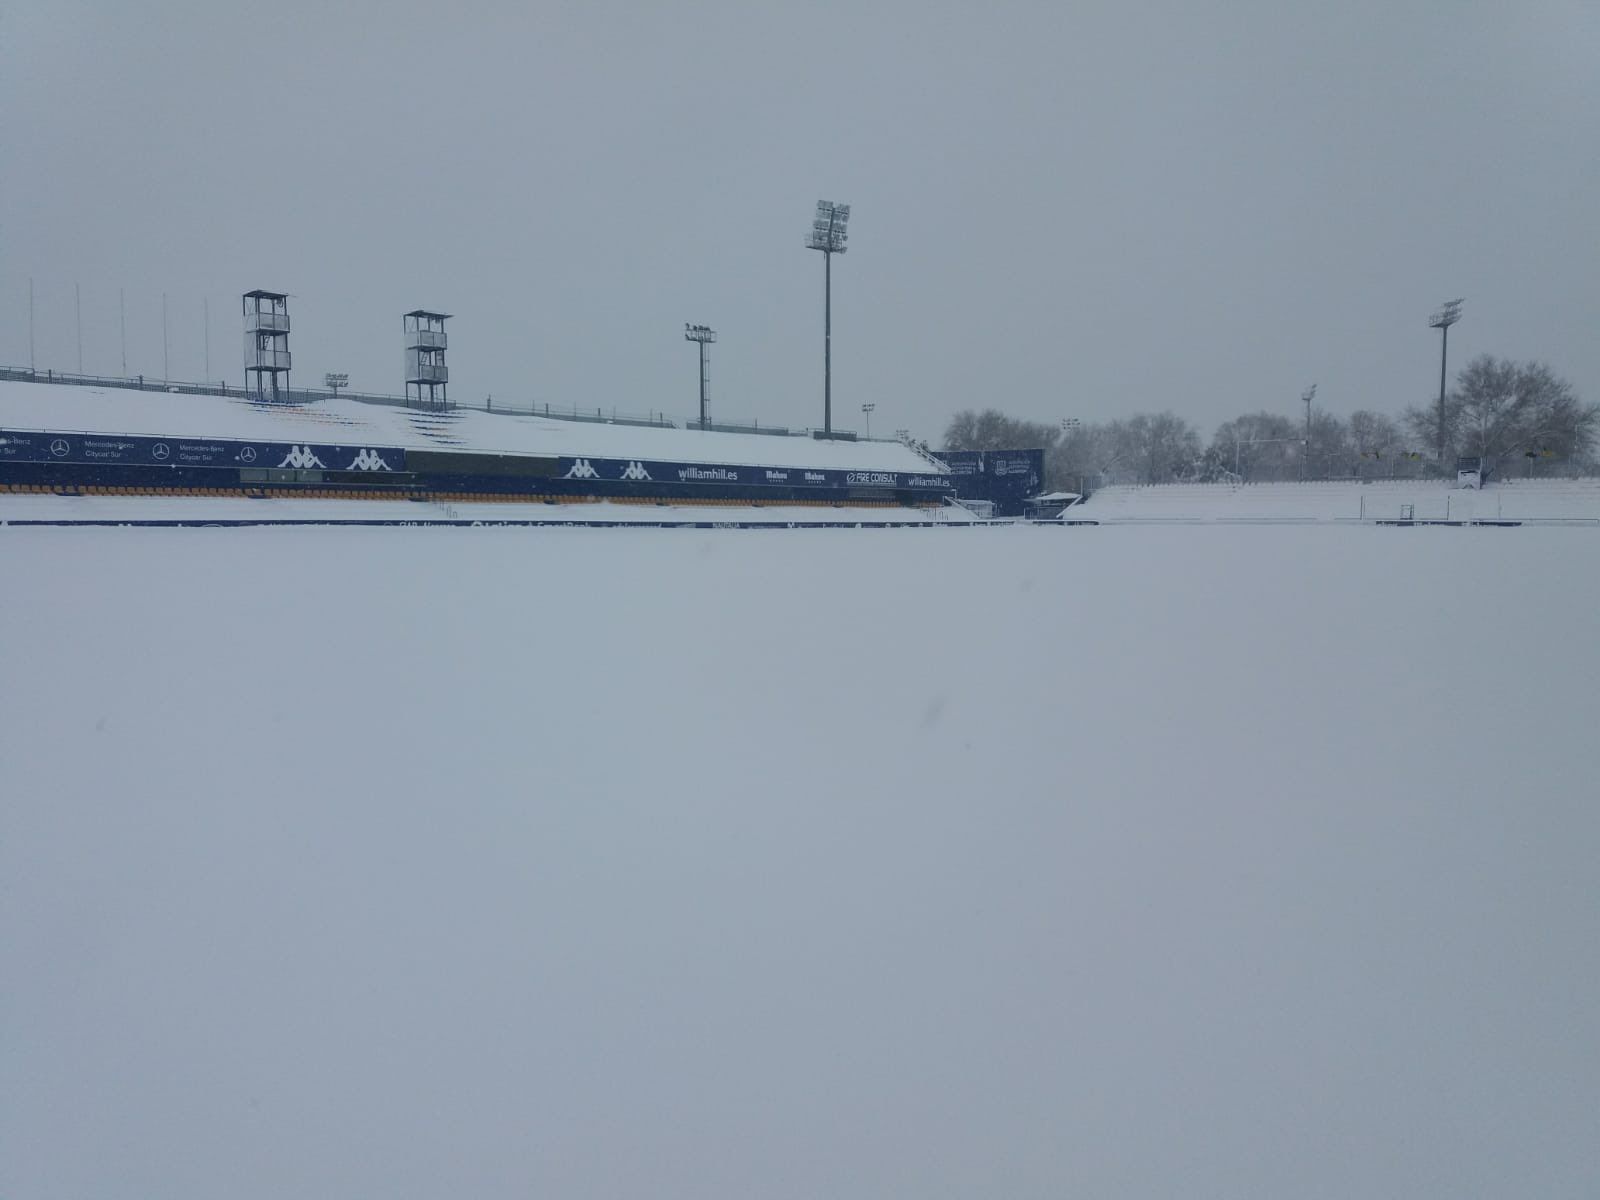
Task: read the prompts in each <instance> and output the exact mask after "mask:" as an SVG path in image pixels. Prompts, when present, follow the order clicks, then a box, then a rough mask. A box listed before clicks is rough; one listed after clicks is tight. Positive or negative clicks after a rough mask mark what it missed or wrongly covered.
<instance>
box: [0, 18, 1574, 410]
mask: <svg viewBox="0 0 1600 1200" xmlns="http://www.w3.org/2000/svg"><path fill="white" fill-rule="evenodd" d="M0 30H3V39H4V40H3V46H0V114H3V118H0V119H3V121H4V125H3V129H0V137H3V150H4V163H5V170H4V173H3V176H0V189H3V192H0V361H3V362H5V363H10V364H22V365H26V363H27V362H28V355H29V344H28V299H27V296H28V279H29V277H32V279H33V280H34V288H35V294H36V301H35V312H36V333H35V351H34V353H35V355H36V359H37V363H38V365H39V367H40V368H44V367H57V368H61V369H72V368H74V367H75V366H76V363H77V348H76V339H75V333H74V297H73V286H74V284H75V283H77V284H78V285H80V286H81V289H82V310H83V318H82V320H83V366H84V368H85V369H86V370H87V371H90V372H96V373H120V371H121V367H122V350H121V347H120V343H119V333H118V289H125V291H126V297H127V299H126V327H127V368H128V370H129V371H130V372H134V373H141V372H142V373H144V374H147V375H162V374H164V373H165V372H166V371H168V370H169V371H170V375H171V377H173V378H180V379H197V378H200V377H201V376H202V375H203V374H204V370H205V356H206V349H205V338H204V336H203V329H204V324H203V311H204V302H205V301H206V300H209V304H210V365H211V375H212V376H213V377H214V378H222V377H224V376H225V377H227V378H229V379H231V380H234V381H238V380H239V379H240V377H241V370H242V366H241V356H240V332H239V330H240V325H239V315H238V303H239V301H238V297H239V293H240V292H242V291H244V290H247V289H249V288H253V287H265V288H273V289H279V290H283V291H287V292H289V293H291V294H292V296H293V299H292V300H291V310H290V311H291V314H292V316H293V317H294V320H295V325H294V333H293V336H292V339H291V348H292V349H293V350H294V351H295V354H296V358H295V363H296V372H295V382H299V383H307V384H309V383H313V382H316V381H320V379H321V377H322V374H323V372H325V371H329V370H343V371H347V372H349V374H350V381H351V386H352V387H355V388H359V389H366V390H373V391H390V392H394V391H399V390H400V388H401V369H400V368H401V351H400V346H401V338H400V314H401V313H402V312H404V311H405V310H407V309H410V308H414V307H419V306H420V307H430V308H441V309H443V310H445V311H448V312H451V313H454V314H456V319H455V321H454V322H453V323H452V326H451V333H452V343H451V352H450V354H451V357H450V365H451V369H452V394H453V395H454V397H455V398H457V399H458V400H461V401H463V402H467V401H474V402H481V401H482V399H483V397H484V396H485V395H487V394H490V393H492V394H493V395H494V396H495V398H496V402H497V403H518V404H522V403H526V402H528V401H529V400H530V399H532V400H536V401H538V402H540V403H544V402H550V403H553V404H571V403H577V404H580V405H585V406H596V405H599V406H605V407H608V408H609V407H616V408H618V409H619V410H624V411H644V410H647V409H662V408H664V409H666V410H667V411H669V412H671V413H673V414H675V415H687V414H688V413H690V412H691V411H692V410H693V408H694V405H695V397H696V372H695V365H694V349H693V347H692V346H690V345H688V344H686V343H685V342H684V341H683V338H682V327H683V324H684V322H686V321H694V322H704V323H707V324H710V325H712V326H713V327H715V328H716V329H717V330H718V332H719V334H720V341H719V342H718V344H717V345H716V346H715V347H714V348H713V362H712V403H713V412H714V413H715V414H716V415H718V416H720V417H723V418H727V419H734V418H752V417H753V418H759V419H760V420H761V421H763V422H769V421H770V422H775V423H777V422H781V423H789V424H795V425H803V424H809V423H820V414H821V395H822V262H821V256H820V255H817V254H813V253H810V252H808V251H807V250H806V249H805V248H804V246H803V244H802V243H803V239H804V236H805V234H806V232H807V229H808V226H809V223H810V219H811V214H812V210H813V207H814V205H815V202H816V200H817V199H818V198H819V197H824V198H828V199H833V200H837V201H841V202H848V203H850V204H851V205H852V206H853V213H852V224H851V245H850V251H849V253H848V254H847V255H845V257H844V258H842V259H840V260H838V261H837V262H836V268H837V269H836V270H835V272H834V274H835V280H834V283H835V288H834V309H835V312H834V316H835V337H834V367H835V381H834V382H835V388H834V396H835V405H836V410H837V411H838V412H839V413H840V414H841V416H840V423H841V424H853V423H855V422H856V421H857V420H859V408H860V405H861V404H862V403H863V402H868V401H870V402H873V403H875V404H876V405H877V412H876V413H875V414H874V422H875V427H876V428H877V429H880V430H884V431H888V430H891V429H893V428H896V427H909V428H911V429H913V430H914V431H916V432H917V433H918V434H919V435H922V436H927V437H936V436H937V434H938V432H939V431H940V430H941V429H942V428H943V426H944V424H945V422H946V421H947V420H948V418H949V417H950V415H951V414H952V413H953V412H955V411H956V410H958V409H961V408H964V407H974V406H985V405H994V406H997V407H1001V408H1004V409H1007V410H1009V411H1012V412H1014V413H1016V414H1018V415H1024V416H1029V417H1033V418H1038V419H1048V420H1054V419H1058V418H1060V417H1065V416H1078V417H1082V418H1087V419H1104V418H1109V417H1114V416H1119V415H1126V414H1129V413H1132V412H1135V411H1138V410H1141V409H1162V408H1171V409H1173V410H1175V411H1177V412H1180V413H1182V414H1184V415H1186V416H1188V417H1190V418H1191V419H1193V420H1194V421H1195V422H1196V423H1198V424H1199V425H1200V426H1201V428H1202V430H1203V431H1204V432H1206V433H1207V434H1209V432H1210V431H1211V429H1212V428H1213V427H1214V426H1215V424H1216V423H1217V422H1218V421H1220V420H1222V419H1225V418H1226V417H1228V416H1230V415H1232V414H1234V413H1236V412H1239V411H1243V410H1254V409H1258V408H1269V409H1274V410H1276V411H1280V412H1285V413H1291V414H1292V413H1294V412H1296V411H1298V397H1299V395H1300V392H1301V391H1302V389H1303V388H1304V387H1305V386H1306V385H1308V384H1310V383H1313V382H1315V383H1317V384H1318V385H1319V392H1318V396H1319V399H1320V400H1322V401H1324V402H1325V403H1326V405H1327V406H1328V408H1329V409H1330V410H1332V411H1334V412H1338V413H1348V412H1350V411H1351V410H1353V409H1355V408H1359V407H1366V406H1376V407H1381V408H1388V409H1398V408H1400V407H1402V406H1404V405H1406V404H1408V403H1412V402H1414V401H1417V400H1421V399H1425V398H1427V397H1428V396H1429V395H1430V393H1432V392H1434V391H1435V390H1436V389H1437V372H1438V335H1437V334H1436V333H1434V332H1433V331H1431V330H1429V329H1428V328H1427V323H1426V322H1427V317H1428V314H1429V313H1430V312H1431V311H1432V310H1433V309H1434V308H1435V307H1436V306H1437V305H1438V304H1439V302H1440V301H1443V300H1445V299H1448V298H1450V297H1455V296H1464V297H1466V300H1467V302H1466V306H1465V317H1464V319H1463V321H1462V323H1461V324H1460V326H1458V327H1457V329H1456V330H1454V331H1453V334H1454V336H1453V338H1452V355H1451V357H1452V361H1453V362H1456V363H1460V362H1464V361H1465V359H1466V357H1467V356H1469V355H1472V354H1476V353H1482V352H1490V353H1495V354H1499V355H1507V356H1513V357H1517V358H1537V359H1542V360H1545V361H1548V362H1549V363H1550V364H1551V365H1552V366H1553V367H1554V368H1555V369H1556V370H1557V371H1558V372H1559V373H1560V374H1562V375H1564V376H1566V377H1567V378H1569V379H1571V380H1572V381H1573V383H1575V384H1576V385H1577V387H1578V389H1579V391H1580V393H1581V394H1582V395H1583V396H1584V397H1585V398H1586V399H1589V400H1596V399H1600V339H1597V338H1596V336H1595V329H1596V327H1597V323H1600V300H1597V294H1596V286H1595V274H1594V268H1595V262H1596V257H1597V256H1596V242H1597V236H1596V235H1597V232H1600V218H1597V216H1596V212H1597V204H1596V197H1597V193H1600V187H1597V185H1600V132H1597V130H1600V124H1597V121H1596V115H1597V114H1600V71H1597V70H1596V66H1597V63H1600V7H1597V6H1596V5H1594V4H1593V3H1590V2H1587V0H1529V2H1526V3H1520V4H1516V5H1511V4H1504V3H1469V2H1464V0H1437V2H1434V0H1417V2H1406V3H1400V4H1396V3H1394V2H1393V0H1384V2H1381V3H1380V2H1376V0H1351V2H1346V3H1341V4H1336V5H1334V4H1329V5H1323V6H1318V7H1316V8H1312V7H1310V6H1306V5H1284V4H1282V3H1281V2H1273V3H1268V2H1265V0H1263V2H1260V3H1256V2H1253V0H1251V2H1245V0H1231V2H1230V3H1226V4H1217V3H1197V2H1185V3H1144V4H1130V3H1103V4H1102V3H1093V4H1067V3H1059V2H1058V3H1039V4H1023V3H997V4H987V5H977V4H968V5H951V4H944V3H937V2H935V3H929V2H927V0H919V2H917V3H909V2H908V3H865V4H863V3H854V4H829V3H807V4H786V5H770V4H748V3H746V4H715V3H711V4H702V3H693V2H691V3H679V4H674V5H670V6H669V5H648V6H647V5H642V4H638V3H632V4H616V3H596V2H592V0H586V2H584V3H577V2H573V3H539V4H536V5H523V4H510V3H502V4H478V3H471V2H467V3H453V4H438V5H423V4H418V3H395V2H390V3H384V4H358V3H341V4H338V5H325V4H321V3H316V4H309V3H308V4H301V3H293V2H286V3H280V4H275V5H234V4H219V3H216V2H215V0H194V2H188V3H179V2H171V3H141V4H128V3H125V2H120V0H119V2H113V0H49V2H42V0H22V2H21V3H12V4H10V5H8V6H7V10H6V12H5V14H4V15H3V17H0ZM163 293H165V294H166V296H167V298H168V305H169V335H168V342H169V356H170V367H169V368H164V367H163V353H162V337H161V296H162V294H163Z"/></svg>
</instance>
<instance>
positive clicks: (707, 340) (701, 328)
mask: <svg viewBox="0 0 1600 1200" xmlns="http://www.w3.org/2000/svg"><path fill="white" fill-rule="evenodd" d="M683 340H684V341H686V342H699V343H700V428H701V429H704V428H705V427H706V424H707V422H706V402H707V396H708V393H709V391H710V387H711V375H710V373H709V372H710V366H709V365H708V364H707V361H706V347H707V346H708V345H710V344H711V343H712V342H714V341H716V340H717V331H716V330H715V329H712V328H711V327H710V326H709V325H685V326H684V327H683Z"/></svg>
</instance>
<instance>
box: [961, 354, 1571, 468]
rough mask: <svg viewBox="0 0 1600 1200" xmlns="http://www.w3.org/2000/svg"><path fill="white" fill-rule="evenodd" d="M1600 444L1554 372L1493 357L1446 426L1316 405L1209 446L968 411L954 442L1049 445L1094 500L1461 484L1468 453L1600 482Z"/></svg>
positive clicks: (1228, 430) (1472, 375)
mask: <svg viewBox="0 0 1600 1200" xmlns="http://www.w3.org/2000/svg"><path fill="white" fill-rule="evenodd" d="M1597 435H1600V404H1585V403H1583V402H1582V401H1581V400H1579V398H1578V396H1577V393H1576V392H1575V391H1574V390H1573V387H1572V385H1571V384H1570V383H1568V382H1567V381H1566V380H1565V379H1562V378H1560V377H1559V376H1557V375H1556V374H1555V373H1554V372H1553V371H1551V370H1550V368H1549V367H1547V366H1545V365H1544V364H1543V363H1536V362H1528V363H1518V362H1512V361H1510V360H1508V359H1497V358H1495V357H1493V356H1491V355H1482V356H1480V357H1478V358H1475V359H1473V360H1472V361H1471V362H1469V363H1468V364H1467V365H1466V366H1465V367H1463V368H1462V369H1461V371H1460V372H1459V373H1458V374H1457V376H1456V380H1455V386H1454V387H1453V388H1451V389H1450V390H1449V392H1448V393H1447V394H1446V396H1445V403H1444V411H1443V416H1442V420H1441V414H1440V407H1439V403H1438V401H1437V400H1435V401H1432V402H1428V403H1423V404H1417V405H1412V406H1411V407H1409V408H1407V409H1405V410H1404V411H1403V412H1401V413H1399V414H1398V415H1396V416H1391V415H1390V414H1388V413H1384V412H1379V411H1376V410H1372V409H1361V410H1359V411H1357V412H1354V413H1351V414H1350V416H1349V418H1348V419H1345V418H1341V417H1338V416H1336V415H1334V414H1333V413H1330V412H1327V411H1326V410H1324V409H1318V408H1312V410H1311V416H1310V421H1309V424H1308V422H1307V421H1306V420H1305V419H1304V418H1302V419H1300V420H1296V419H1295V418H1294V417H1291V416H1288V415H1286V414H1283V413H1274V412H1266V411H1261V412H1253V413H1244V414H1242V415H1240V416H1237V417H1234V418H1233V419H1232V420H1228V421H1224V422H1223V423H1222V424H1221V425H1219V426H1217V429H1216V432H1215V433H1213V434H1212V436H1211V440H1210V442H1209V443H1207V442H1205V441H1204V440H1203V439H1202V438H1201V435H1200V431H1199V430H1198V429H1196V428H1195V426H1194V425H1193V424H1192V423H1190V422H1189V421H1188V420H1186V419H1185V418H1183V417H1181V416H1178V415H1177V414H1176V413H1173V412H1170V411H1167V412H1160V413H1136V414H1135V415H1133V416H1131V417H1127V418H1124V419H1120V420H1115V421H1106V422H1104V423H1100V424H1094V423H1088V422H1077V421H1070V420H1069V421H1064V422H1062V423H1060V424H1057V425H1052V424H1048V423H1044V422H1039V421H1023V420H1017V419H1015V418H1012V417H1008V416H1006V415H1005V414H1004V413H1002V412H999V411H997V410H995V409H985V410H984V411H982V412H976V411H966V412H959V413H957V414H956V415H955V417H954V418H953V419H952V420H951V422H950V424H949V426H948V427H947V428H946V429H945V434H944V445H945V448H946V449H949V450H1009V449H1018V448H1024V447H1027V448H1033V447H1042V448H1043V449H1044V451H1045V482H1046V487H1048V488H1051V489H1056V488H1065V489H1068V490H1071V491H1083V492H1087V491H1092V490H1093V489H1094V488H1096V487H1103V486H1105V485H1107V484H1112V483H1173V482H1196V483H1214V482H1225V481H1237V482H1250V483H1257V482H1269V481H1276V480H1296V479H1393V478H1420V477H1426V476H1430V475H1449V476H1451V477H1453V476H1454V473H1455V462H1456V459H1457V457H1460V456H1463V455H1470V456H1474V457H1477V458H1479V459H1481V460H1482V463H1483V469H1484V471H1485V472H1486V473H1487V476H1492V477H1494V478H1504V477H1507V476H1523V475H1529V476H1536V475H1556V474H1560V475H1574V474H1582V475H1592V474H1597V473H1600V460H1597V458H1596V441H1597ZM1441 437H1442V445H1443V456H1442V458H1441V456H1440V447H1441Z"/></svg>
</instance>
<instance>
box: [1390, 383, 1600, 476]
mask: <svg viewBox="0 0 1600 1200" xmlns="http://www.w3.org/2000/svg"><path fill="white" fill-rule="evenodd" d="M1438 420H1439V418H1438V410H1437V408H1435V407H1433V406H1413V407H1412V408H1408V409H1407V410H1406V413H1405V417H1404V421H1405V425H1406V429H1407V432H1408V433H1410V434H1411V436H1412V437H1413V438H1415V439H1417V440H1418V442H1419V443H1421V442H1423V441H1424V440H1425V439H1426V440H1429V441H1431V439H1432V438H1433V437H1436V436H1437V429H1438ZM1444 425H1445V452H1446V455H1447V456H1453V455H1458V454H1469V455H1473V456H1475V457H1477V458H1480V459H1481V460H1482V464H1483V470H1484V472H1485V473H1486V474H1487V473H1499V472H1503V471H1504V470H1505V469H1506V468H1507V466H1508V465H1509V464H1510V462H1511V461H1512V460H1513V459H1515V458H1517V457H1520V456H1522V455H1523V454H1525V453H1530V452H1531V453H1534V454H1538V455H1541V456H1543V455H1545V454H1548V455H1549V456H1550V457H1552V458H1556V459H1560V460H1571V461H1583V460H1585V459H1587V457H1588V456H1589V455H1590V454H1591V453H1592V452H1593V449H1594V445H1595V437H1596V433H1597V432H1600V406H1596V405H1592V404H1590V405H1585V404H1583V403H1582V402H1581V401H1579V400H1578V398H1577V395H1576V393H1575V392H1574V391H1573V389H1572V385H1571V384H1570V383H1568V382H1567V381H1566V380H1564V379H1561V378H1559V377H1558V376H1557V375H1556V374H1555V373H1554V372H1553V371H1551V370H1550V368H1549V367H1547V366H1545V365H1544V364H1543V363H1534V362H1530V363H1517V362H1513V361H1511V360H1510V359H1497V358H1495V357H1493V356H1492V355H1487V354H1485V355H1480V356H1479V357H1478V358H1475V359H1473V360H1472V361H1471V362H1469V363H1468V364H1467V365H1466V366H1465V367H1463V368H1462V369H1461V373H1460V374H1459V375H1457V376H1456V386H1455V387H1454V388H1453V389H1452V390H1451V391H1450V393H1449V394H1448V395H1447V396H1446V397H1445V406H1444ZM1450 465H1451V464H1450V463H1448V462H1445V463H1440V464H1438V466H1439V469H1440V470H1448V468H1449V467H1450Z"/></svg>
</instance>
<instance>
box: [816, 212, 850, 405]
mask: <svg viewBox="0 0 1600 1200" xmlns="http://www.w3.org/2000/svg"><path fill="white" fill-rule="evenodd" d="M849 223H850V206H849V205H848V204H834V203H833V202H832V201H829V200H818V201H817V215H816V217H815V218H814V219H813V220H812V222H811V236H810V237H809V238H807V239H806V248H807V249H808V250H820V251H822V432H823V433H824V434H831V433H832V432H833V256H834V255H835V254H843V253H844V251H845V239H846V237H847V236H848V234H847V227H848V226H849Z"/></svg>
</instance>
